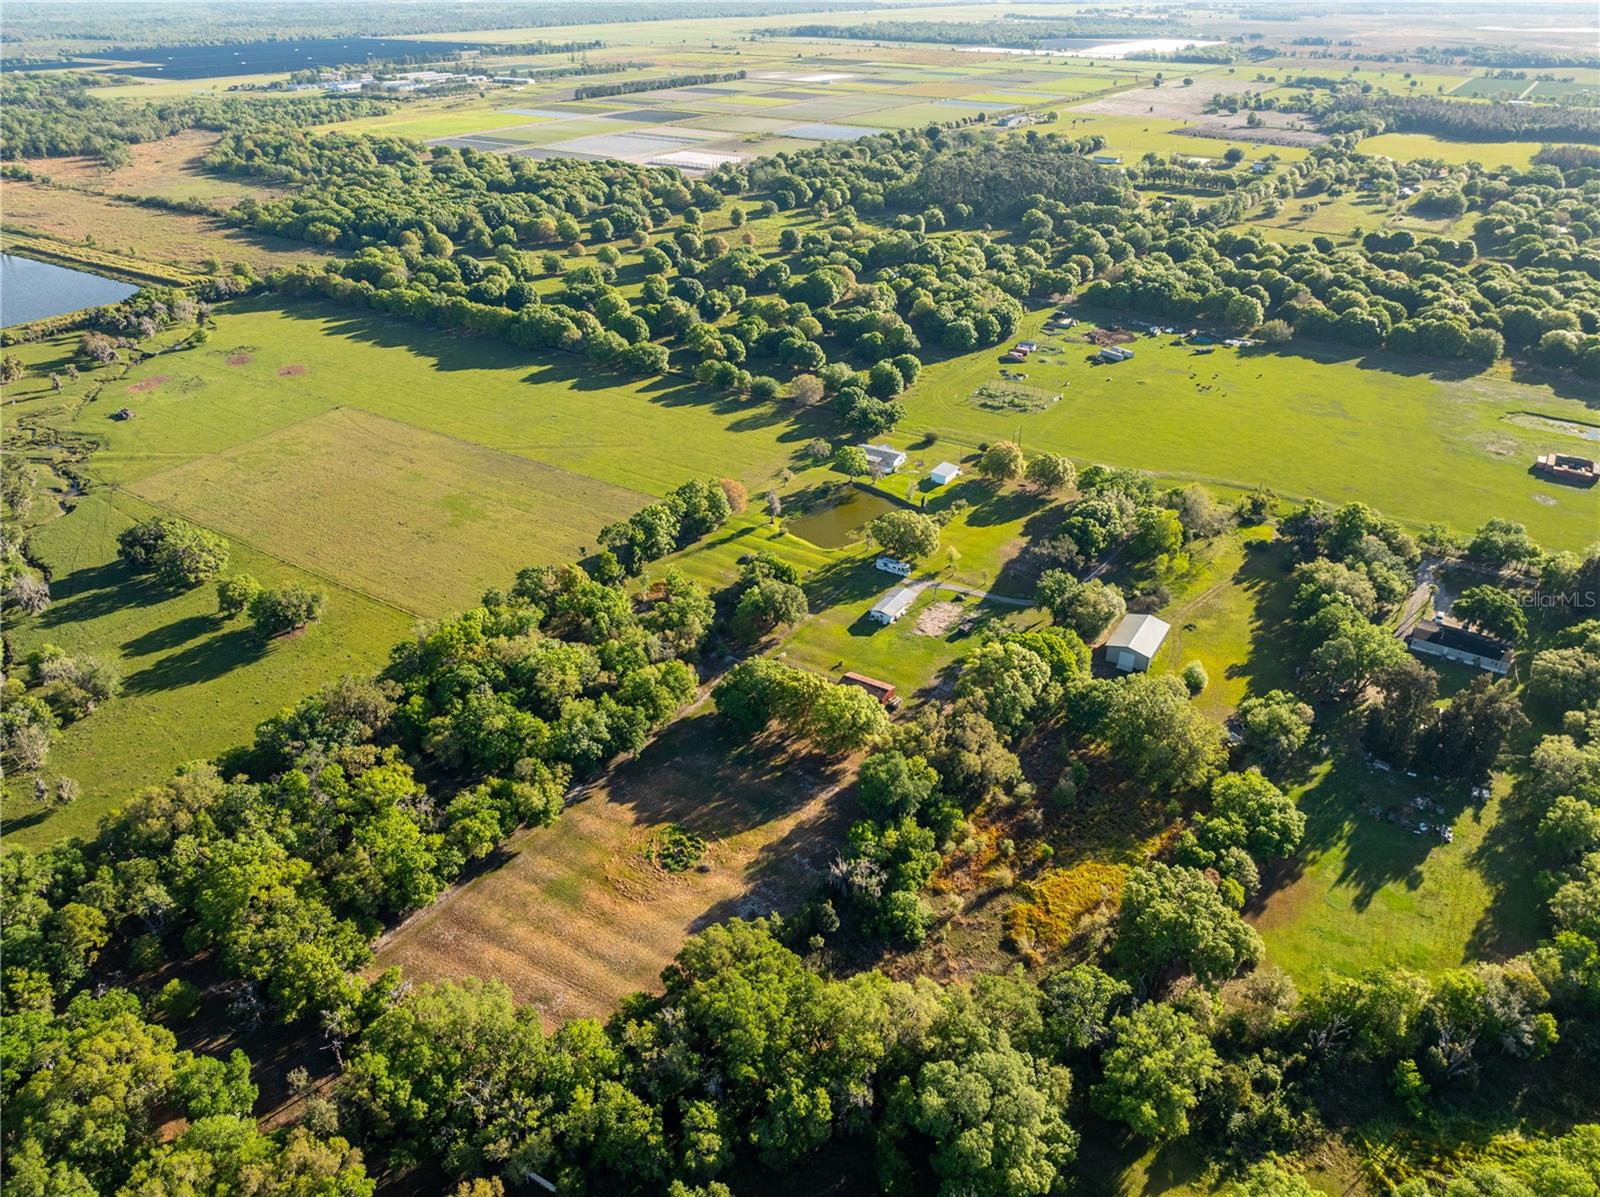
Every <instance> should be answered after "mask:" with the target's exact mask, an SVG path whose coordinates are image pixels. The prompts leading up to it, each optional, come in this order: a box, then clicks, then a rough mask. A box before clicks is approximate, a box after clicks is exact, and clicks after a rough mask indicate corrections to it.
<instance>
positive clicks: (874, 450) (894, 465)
mask: <svg viewBox="0 0 1600 1197" xmlns="http://www.w3.org/2000/svg"><path fill="white" fill-rule="evenodd" d="M861 451H862V452H863V453H865V454H866V455H867V460H868V461H870V462H871V463H872V464H873V465H875V466H878V467H880V468H881V469H882V470H883V472H884V473H885V474H892V473H894V472H895V471H896V470H898V469H899V468H900V467H901V466H903V465H905V464H906V455H905V451H904V450H902V449H895V448H892V447H891V446H889V445H862V446H861Z"/></svg>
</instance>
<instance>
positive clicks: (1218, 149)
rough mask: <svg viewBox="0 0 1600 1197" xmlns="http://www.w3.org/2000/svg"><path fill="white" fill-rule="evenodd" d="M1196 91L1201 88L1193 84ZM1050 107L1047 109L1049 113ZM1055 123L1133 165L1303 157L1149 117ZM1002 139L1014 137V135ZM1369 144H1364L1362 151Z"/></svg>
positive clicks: (1074, 114) (1295, 149) (1062, 111)
mask: <svg viewBox="0 0 1600 1197" xmlns="http://www.w3.org/2000/svg"><path fill="white" fill-rule="evenodd" d="M1195 86H1196V87H1199V86H1200V84H1198V83H1197V84H1196V85H1195ZM1050 107H1051V106H1049V105H1046V109H1047V110H1048V109H1049V108H1050ZM1054 111H1055V112H1056V114H1057V119H1056V122H1055V123H1054V124H1052V125H1050V126H1048V129H1049V131H1050V132H1052V133H1065V134H1067V135H1068V136H1071V137H1086V136H1089V135H1091V134H1095V133H1098V134H1100V135H1101V136H1102V137H1104V138H1105V139H1106V150H1107V152H1109V153H1116V154H1121V155H1122V157H1123V158H1124V159H1125V160H1127V161H1129V162H1132V161H1134V160H1135V159H1137V158H1139V157H1141V156H1143V155H1144V154H1147V153H1150V152H1152V151H1154V152H1155V153H1157V154H1182V155H1185V156H1190V157H1198V158H1220V157H1222V155H1223V154H1224V153H1226V152H1227V151H1228V150H1229V149H1232V148H1235V147H1237V148H1238V149H1241V150H1243V151H1244V156H1245V160H1246V161H1249V162H1254V161H1256V160H1258V159H1261V158H1268V157H1272V158H1277V159H1279V160H1281V161H1284V162H1298V161H1299V160H1300V159H1302V158H1304V157H1305V156H1306V150H1305V148H1304V147H1302V146H1287V145H1260V144H1258V143H1255V142H1250V141H1244V140H1239V141H1230V140H1227V139H1224V138H1218V137H1191V136H1189V135H1188V134H1185V133H1183V132H1181V130H1182V129H1183V128H1184V127H1185V126H1184V124H1183V123H1182V122H1181V121H1175V120H1173V119H1172V118H1171V117H1163V116H1159V115H1157V114H1155V113H1151V114H1150V115H1149V116H1115V115H1111V114H1109V113H1102V112H1083V111H1080V110H1078V109H1075V108H1073V107H1071V106H1070V105H1068V106H1063V107H1057V108H1055V109H1054ZM1001 136H1002V137H1004V136H1016V132H1015V131H1013V132H1012V133H1010V134H1006V133H1002V134H1001ZM1369 144H1370V142H1363V143H1362V148H1363V149H1365V148H1366V147H1367V146H1368V145H1369Z"/></svg>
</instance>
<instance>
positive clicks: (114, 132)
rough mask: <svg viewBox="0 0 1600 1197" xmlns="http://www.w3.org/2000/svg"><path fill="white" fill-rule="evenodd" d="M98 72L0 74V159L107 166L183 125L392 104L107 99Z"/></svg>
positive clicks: (290, 120)
mask: <svg viewBox="0 0 1600 1197" xmlns="http://www.w3.org/2000/svg"><path fill="white" fill-rule="evenodd" d="M105 82H106V79H105V77H104V76H101V75H83V74H78V73H75V72H71V71H66V72H55V71H52V72H49V73H46V74H39V75H30V74H16V73H7V74H5V75H4V76H0V160H7V161H15V160H16V159H18V158H59V157H64V156H66V155H71V154H83V155H87V156H89V157H95V158H99V159H101V160H102V161H103V162H105V163H106V165H108V166H116V165H120V164H122V163H124V162H126V161H128V151H127V147H128V146H130V145H137V144H139V143H140V142H145V141H157V140H159V139H161V138H163V137H170V136H172V135H173V134H174V133H181V132H183V131H184V130H185V129H213V130H218V131H220V130H223V129H236V128H240V127H242V126H250V125H256V124H264V125H269V126H272V127H282V126H295V125H317V124H326V123H329V122H332V121H341V120H350V119H353V118H355V117H358V116H375V115H377V114H379V113H383V112H391V111H393V110H394V108H395V104H394V103H393V102H385V101H382V100H374V99H368V98H365V97H360V96H296V97H294V98H292V99H276V98H274V99H271V100H239V99H232V98H229V97H226V96H222V97H217V96H202V97H191V98H184V99H174V100H167V101H160V102H151V103H143V104H128V103H108V102H106V101H105V100H102V99H100V98H99V97H98V96H96V95H95V94H94V89H95V88H96V87H99V86H103V85H104V84H105Z"/></svg>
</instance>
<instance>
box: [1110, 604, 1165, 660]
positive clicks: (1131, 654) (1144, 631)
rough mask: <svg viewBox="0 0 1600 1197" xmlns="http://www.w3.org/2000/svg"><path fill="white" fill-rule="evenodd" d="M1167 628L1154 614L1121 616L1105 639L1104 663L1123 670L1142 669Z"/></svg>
mask: <svg viewBox="0 0 1600 1197" xmlns="http://www.w3.org/2000/svg"><path fill="white" fill-rule="evenodd" d="M1170 630H1171V629H1170V627H1169V625H1168V624H1166V623H1165V622H1163V621H1162V620H1159V619H1157V618H1156V617H1155V616H1154V615H1124V616H1123V617H1122V622H1121V623H1119V624H1118V625H1117V626H1116V630H1115V631H1113V632H1112V633H1111V638H1110V639H1109V640H1107V641H1106V662H1107V663H1108V664H1110V665H1112V666H1114V667H1116V668H1117V669H1120V670H1122V671H1123V672H1124V673H1134V672H1143V671H1144V670H1146V669H1149V668H1150V662H1151V660H1152V659H1153V658H1154V657H1155V655H1156V653H1157V652H1158V651H1160V649H1161V644H1162V641H1164V640H1166V638H1167V632H1168V631H1170Z"/></svg>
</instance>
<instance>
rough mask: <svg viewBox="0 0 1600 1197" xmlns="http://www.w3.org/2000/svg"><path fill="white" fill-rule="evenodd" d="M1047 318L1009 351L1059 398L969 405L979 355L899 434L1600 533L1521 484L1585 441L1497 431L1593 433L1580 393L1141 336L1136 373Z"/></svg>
mask: <svg viewBox="0 0 1600 1197" xmlns="http://www.w3.org/2000/svg"><path fill="white" fill-rule="evenodd" d="M1044 319H1045V313H1042V312H1035V313H1032V314H1030V315H1029V316H1027V317H1026V318H1025V319H1024V321H1023V323H1022V326H1021V328H1020V329H1019V332H1018V338H1017V339H1019V340H1020V339H1024V338H1027V337H1031V338H1032V339H1034V340H1036V341H1040V342H1041V343H1043V344H1044V345H1045V346H1046V348H1047V349H1049V348H1050V347H1052V346H1054V347H1056V348H1058V349H1059V352H1057V353H1053V354H1035V355H1034V356H1033V357H1032V358H1031V359H1030V360H1029V361H1028V362H1027V363H1026V364H1025V365H1024V366H1022V367H1020V369H1021V370H1022V371H1023V372H1024V373H1025V374H1026V375H1027V379H1026V385H1028V386H1030V387H1038V388H1043V389H1044V390H1046V391H1047V392H1050V393H1059V394H1060V395H1061V396H1062V399H1061V401H1060V402H1059V403H1054V404H1050V405H1048V406H1046V407H1045V409H1044V410H1041V411H1037V412H1031V413H1017V412H1008V411H999V412H996V411H989V410H985V409H983V408H980V407H978V406H977V405H976V404H975V403H974V402H973V401H972V396H973V392H974V390H975V389H976V388H977V387H978V386H979V385H980V384H982V383H984V382H993V381H997V380H998V376H999V365H1000V363H999V361H998V354H997V352H996V351H995V350H993V349H990V350H987V351H983V352H977V353H971V354H966V355H963V356H961V357H956V358H950V359H947V360H945V361H943V362H939V363H937V364H934V365H931V366H929V367H928V368H927V369H925V370H924V371H923V373H922V377H921V378H920V379H919V380H918V381H917V383H916V384H915V386H913V387H912V389H911V390H910V392H908V394H907V395H906V406H907V408H908V411H909V415H908V418H907V421H906V427H907V428H908V429H913V430H916V431H918V432H920V431H922V430H928V431H930V432H934V433H937V434H938V435H939V436H940V438H941V447H942V448H944V450H945V455H946V456H949V454H950V453H951V452H953V451H954V450H955V449H956V448H957V447H965V448H968V449H970V448H975V447H976V446H977V445H979V444H982V443H985V442H990V441H994V440H999V439H1002V438H1006V439H1016V440H1020V441H1021V443H1022V446H1023V448H1024V449H1025V450H1039V449H1049V450H1053V451H1055V452H1061V453H1067V454H1070V455H1071V456H1072V457H1073V458H1075V459H1076V460H1078V461H1079V462H1080V463H1081V462H1085V461H1090V462H1106V463H1110V464H1114V465H1120V466H1134V467H1137V468H1140V469H1145V470H1150V471H1152V472H1154V473H1156V474H1160V475H1163V476H1166V477H1172V478H1181V479H1192V480H1196V481H1204V482H1212V483H1219V484H1223V485H1228V486H1234V487H1242V488H1249V487H1253V486H1256V485H1258V484H1264V485H1266V486H1269V487H1271V488H1273V489H1274V490H1276V491H1277V492H1278V493H1279V494H1281V495H1284V496H1290V497H1303V496H1312V497H1316V498H1320V499H1325V500H1327V501H1329V502H1334V503H1342V502H1347V501H1350V500H1361V501H1362V502H1365V503H1368V504H1370V505H1371V506H1373V507H1375V508H1377V509H1378V510H1380V511H1383V512H1386V513H1389V514H1392V515H1394V516H1396V517H1397V518H1399V519H1402V520H1404V521H1407V522H1408V523H1411V524H1413V525H1421V524H1425V523H1427V522H1429V521H1432V520H1442V521H1444V522H1446V523H1448V524H1450V525H1451V526H1453V527H1455V528H1457V529H1460V530H1470V529H1472V528H1475V527H1477V526H1478V525H1479V524H1481V523H1483V522H1484V521H1485V520H1487V519H1490V518H1493V517H1496V516H1498V517H1503V518H1508V519H1513V520H1517V521H1520V522H1522V523H1524V524H1526V525H1527V527H1528V530H1529V532H1530V533H1531V534H1532V535H1533V536H1534V538H1535V539H1537V540H1538V541H1539V542H1540V543H1541V544H1543V545H1544V546H1545V547H1547V548H1551V549H1558V548H1563V549H1564V548H1570V549H1578V548H1581V547H1583V546H1584V545H1587V544H1588V543H1590V542H1591V541H1593V540H1594V539H1595V534H1596V531H1597V529H1600V493H1597V492H1595V491H1582V490H1574V489H1573V488H1571V487H1563V486H1559V485H1556V484H1554V483H1550V482H1545V481H1542V480H1540V479H1537V478H1535V477H1534V476H1533V475H1532V474H1531V473H1530V472H1529V467H1530V466H1531V465H1532V463H1533V460H1534V458H1535V457H1536V456H1537V455H1538V454H1539V453H1541V452H1547V451H1549V450H1550V449H1551V448H1552V447H1559V448H1563V449H1564V451H1570V452H1581V451H1582V447H1583V446H1584V445H1585V444H1588V443H1590V442H1585V441H1581V440H1578V439H1577V438H1567V437H1562V436H1558V435H1556V434H1554V433H1546V432H1535V431H1533V430H1531V429H1528V428H1525V427H1522V426H1519V425H1517V424H1514V423H1512V422H1511V421H1510V420H1509V419H1508V417H1509V416H1511V415H1513V414H1514V413H1516V412H1520V411H1533V412H1539V413H1541V414H1544V415H1548V416H1552V417H1555V418H1558V419H1563V420H1578V421H1586V422H1591V423H1592V422H1595V420H1596V416H1595V410H1594V409H1593V408H1591V407H1589V406H1587V405H1586V404H1585V403H1584V402H1582V401H1581V399H1580V398H1578V396H1579V395H1580V394H1581V392H1580V391H1578V390H1576V389H1563V390H1562V391H1559V392H1558V391H1557V390H1556V389H1554V388H1553V387H1551V386H1548V385H1542V384H1539V385H1535V384H1532V383H1522V382H1517V381H1513V380H1512V378H1511V377H1510V371H1509V369H1507V368H1506V367H1504V366H1501V367H1498V368H1497V369H1496V370H1494V371H1491V372H1489V373H1487V374H1482V375H1474V374H1461V375H1452V374H1448V373H1444V372H1441V371H1439V369H1438V363H1434V362H1426V361H1422V360H1420V359H1415V358H1406V357H1399V356H1397V355H1392V354H1371V355H1367V356H1365V357H1362V356H1356V355H1354V354H1352V353H1350V352H1348V351H1347V352H1345V353H1340V352H1339V351H1338V350H1337V348H1336V347H1331V346H1326V345H1321V344H1313V343H1310V342H1306V343H1299V342H1296V343H1292V344H1291V345H1290V346H1288V347H1287V348H1286V349H1284V350H1282V351H1277V350H1270V349H1265V348H1258V349H1253V350H1243V351H1240V350H1233V349H1227V348H1223V347H1218V348H1217V349H1216V350H1215V352H1212V353H1209V354H1198V353H1196V352H1195V351H1194V349H1193V348H1191V347H1189V346H1186V345H1176V344H1173V343H1172V342H1173V340H1174V339H1173V338H1171V337H1160V338H1156V337H1144V336H1141V337H1139V338H1138V339H1137V340H1136V341H1135V342H1134V343H1132V344H1131V345H1130V346H1129V348H1131V349H1133V350H1134V352H1135V357H1134V358H1133V359H1132V360H1131V361H1127V362H1122V363H1120V364H1118V365H1114V366H1091V365H1090V364H1089V363H1088V360H1087V359H1088V357H1089V355H1090V353H1091V352H1092V346H1090V345H1087V344H1085V343H1084V341H1083V339H1082V337H1081V335H1080V334H1081V328H1080V329H1074V330H1072V332H1070V333H1067V334H1062V335H1050V336H1045V335H1043V334H1041V332H1040V329H1041V326H1042V324H1043V322H1044ZM1110 319H1111V317H1109V316H1106V317H1102V320H1103V321H1106V322H1109V320H1110ZM952 460H954V459H953V458H952Z"/></svg>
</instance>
